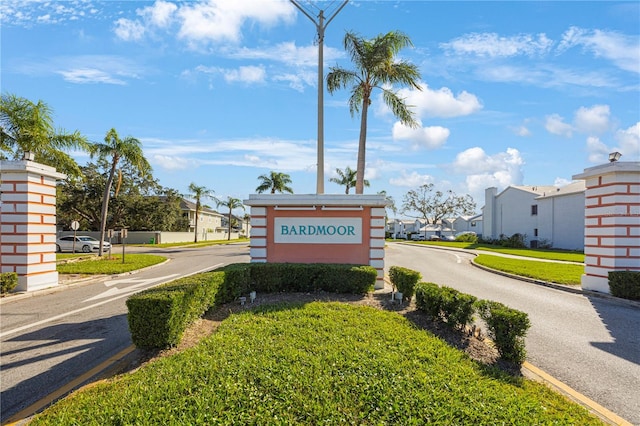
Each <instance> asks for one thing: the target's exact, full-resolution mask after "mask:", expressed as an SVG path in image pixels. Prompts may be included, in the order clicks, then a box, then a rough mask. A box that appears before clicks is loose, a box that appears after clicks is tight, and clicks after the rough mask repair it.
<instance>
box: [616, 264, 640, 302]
mask: <svg viewBox="0 0 640 426" xmlns="http://www.w3.org/2000/svg"><path fill="white" fill-rule="evenodd" d="M609 291H610V292H611V295H612V296H615V297H621V298H623V299H630V300H640V272H635V271H611V272H609Z"/></svg>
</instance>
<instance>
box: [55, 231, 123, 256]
mask: <svg viewBox="0 0 640 426" xmlns="http://www.w3.org/2000/svg"><path fill="white" fill-rule="evenodd" d="M73 241H74V239H73V235H67V236H64V237H60V238H58V239H57V240H56V251H57V252H58V253H61V252H63V251H73V249H74V245H73ZM102 247H103V248H102V250H103V251H109V249H110V248H111V243H109V242H107V241H104V242H103V246H102ZM99 249H100V241H98V240H96V239H95V238H93V237H88V236H86V235H78V236H76V237H75V251H81V252H83V253H92V252H94V251H98V250H99Z"/></svg>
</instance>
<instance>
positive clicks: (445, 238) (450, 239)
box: [442, 235, 456, 241]
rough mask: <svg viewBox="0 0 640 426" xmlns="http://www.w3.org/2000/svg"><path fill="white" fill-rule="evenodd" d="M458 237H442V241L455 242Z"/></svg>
mask: <svg viewBox="0 0 640 426" xmlns="http://www.w3.org/2000/svg"><path fill="white" fill-rule="evenodd" d="M455 240H456V237H454V236H453V235H447V236H446V237H442V241H455Z"/></svg>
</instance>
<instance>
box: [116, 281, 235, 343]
mask: <svg viewBox="0 0 640 426" xmlns="http://www.w3.org/2000/svg"><path fill="white" fill-rule="evenodd" d="M224 278H225V274H224V273H222V272H209V273H204V274H199V275H194V276H190V277H185V278H181V279H178V280H175V281H172V282H170V283H167V284H165V285H161V286H158V287H155V288H152V289H149V290H146V291H143V292H141V293H138V294H136V295H134V296H132V297H130V298H129V299H127V309H128V311H129V314H128V315H127V320H128V323H129V331H130V332H131V339H132V340H133V343H134V344H135V345H136V346H137V347H139V348H163V347H167V346H175V345H177V344H178V343H180V339H181V338H182V333H183V332H184V330H185V329H186V328H187V326H188V325H189V324H190V323H192V322H193V321H195V320H196V319H198V318H199V317H200V316H202V314H204V312H206V310H207V309H209V308H210V307H212V306H213V305H214V304H215V298H216V295H217V291H218V288H219V287H220V285H221V284H222V282H223V280H224Z"/></svg>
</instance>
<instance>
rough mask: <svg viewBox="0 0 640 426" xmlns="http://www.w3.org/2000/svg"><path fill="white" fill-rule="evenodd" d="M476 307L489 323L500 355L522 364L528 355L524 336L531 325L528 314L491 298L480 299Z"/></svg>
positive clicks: (488, 325) (490, 331)
mask: <svg viewBox="0 0 640 426" xmlns="http://www.w3.org/2000/svg"><path fill="white" fill-rule="evenodd" d="M475 307H476V310H477V312H478V314H479V315H480V317H481V318H482V319H483V320H484V322H485V323H486V324H487V328H488V330H489V336H490V337H491V338H492V339H493V341H494V342H495V344H496V348H497V349H498V352H499V353H500V356H501V357H502V358H503V359H505V360H507V361H511V362H514V363H517V364H522V363H523V362H524V361H525V358H526V355H527V353H526V350H525V345H524V337H525V335H526V334H527V331H528V330H529V327H530V326H531V323H530V322H529V317H528V315H527V314H526V313H525V312H521V311H518V310H516V309H511V308H509V307H508V306H505V305H503V304H502V303H499V302H494V301H490V300H480V301H478V302H476V304H475Z"/></svg>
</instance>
